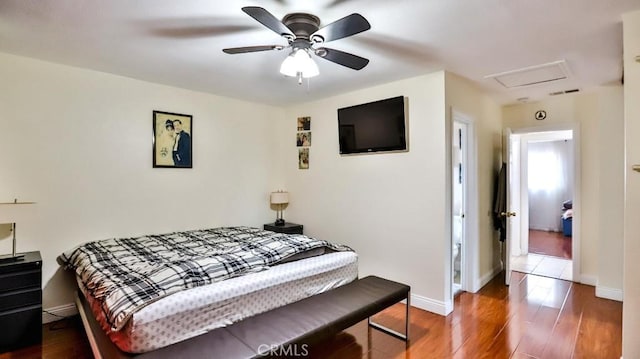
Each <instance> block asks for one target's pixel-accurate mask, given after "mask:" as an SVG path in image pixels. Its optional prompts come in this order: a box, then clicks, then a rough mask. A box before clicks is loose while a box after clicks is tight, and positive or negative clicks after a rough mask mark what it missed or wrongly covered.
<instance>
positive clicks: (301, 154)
mask: <svg viewBox="0 0 640 359" xmlns="http://www.w3.org/2000/svg"><path fill="white" fill-rule="evenodd" d="M298 169H301V170H308V169H309V149H308V148H299V149H298Z"/></svg>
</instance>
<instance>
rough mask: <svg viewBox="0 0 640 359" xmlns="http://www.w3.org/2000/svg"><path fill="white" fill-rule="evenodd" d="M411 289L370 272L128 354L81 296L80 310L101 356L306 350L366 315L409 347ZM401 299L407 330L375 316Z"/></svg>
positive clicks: (229, 355) (228, 355)
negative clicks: (179, 339)
mask: <svg viewBox="0 0 640 359" xmlns="http://www.w3.org/2000/svg"><path fill="white" fill-rule="evenodd" d="M410 290H411V288H410V287H409V286H408V285H405V284H401V283H397V282H393V281H390V280H387V279H383V278H379V277H375V276H369V277H365V278H362V279H358V280H355V281H353V282H351V283H349V284H345V285H343V286H341V287H338V288H335V289H332V290H330V291H327V292H324V293H320V294H317V295H314V296H312V297H309V298H306V299H303V300H300V301H298V302H294V303H291V304H288V305H285V306H283V307H280V308H276V309H273V310H270V311H268V312H265V313H262V314H258V315H256V316H253V317H250V318H247V319H245V320H243V321H240V322H237V323H235V324H233V325H230V326H228V327H224V328H218V329H215V330H212V331H210V332H208V333H206V334H203V335H200V336H197V337H194V338H191V339H188V340H185V341H183V342H180V343H176V344H173V345H170V346H168V347H165V348H161V349H158V350H154V351H152V352H148V353H144V354H139V355H134V354H128V353H124V352H122V351H120V350H119V349H118V348H117V347H116V346H115V345H114V344H113V343H112V342H111V341H110V340H109V338H108V337H107V335H106V334H105V333H104V332H103V331H102V330H101V329H100V326H99V324H98V323H97V322H96V320H95V319H94V318H93V315H92V313H91V311H90V309H89V306H88V304H87V302H86V301H85V300H84V298H82V296H81V295H79V298H78V309H79V311H80V314H81V316H82V320H83V323H84V326H85V329H87V335H88V337H89V341H90V343H91V347H92V349H93V352H94V356H95V357H96V358H133V357H135V358H178V357H182V358H222V359H234V358H238V359H241V358H242V359H245V358H264V357H265V356H271V355H270V354H273V355H274V356H277V355H278V354H279V353H292V352H293V351H297V352H300V351H301V350H306V349H304V348H303V347H301V346H302V345H303V344H306V345H309V344H314V343H317V342H319V341H321V340H324V339H327V338H329V337H331V336H333V335H336V334H338V333H339V332H341V331H342V330H344V329H347V328H349V327H350V326H352V325H354V324H356V323H358V322H360V321H362V320H364V319H368V320H369V325H370V326H371V327H372V328H375V329H378V330H381V331H383V332H385V333H387V334H390V335H393V336H395V337H397V338H400V339H402V340H404V341H405V342H406V343H407V346H409V307H410ZM402 300H406V301H407V306H406V323H405V333H404V334H402V333H399V332H396V331H393V330H390V329H388V328H385V327H383V326H381V325H379V324H376V323H374V322H372V321H371V320H370V317H371V316H372V315H374V314H376V313H378V312H380V311H382V310H384V309H386V308H388V307H390V306H391V305H393V304H395V303H398V302H400V301H402Z"/></svg>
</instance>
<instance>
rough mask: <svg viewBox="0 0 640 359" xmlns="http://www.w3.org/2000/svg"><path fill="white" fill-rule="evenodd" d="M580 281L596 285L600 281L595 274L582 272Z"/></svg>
mask: <svg viewBox="0 0 640 359" xmlns="http://www.w3.org/2000/svg"><path fill="white" fill-rule="evenodd" d="M580 283H582V284H586V285H590V286H594V287H595V286H596V284H597V283H598V277H596V276H594V275H588V274H581V275H580Z"/></svg>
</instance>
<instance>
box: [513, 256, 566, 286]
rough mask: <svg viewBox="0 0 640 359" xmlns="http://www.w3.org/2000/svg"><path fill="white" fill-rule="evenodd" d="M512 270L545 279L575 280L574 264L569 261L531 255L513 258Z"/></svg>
mask: <svg viewBox="0 0 640 359" xmlns="http://www.w3.org/2000/svg"><path fill="white" fill-rule="evenodd" d="M511 270H513V271H516V272H521V273H529V274H535V275H540V276H544V277H551V278H556V279H563V280H573V262H572V261H571V260H568V259H563V258H557V257H552V256H543V255H539V254H534V253H529V254H528V255H525V256H511Z"/></svg>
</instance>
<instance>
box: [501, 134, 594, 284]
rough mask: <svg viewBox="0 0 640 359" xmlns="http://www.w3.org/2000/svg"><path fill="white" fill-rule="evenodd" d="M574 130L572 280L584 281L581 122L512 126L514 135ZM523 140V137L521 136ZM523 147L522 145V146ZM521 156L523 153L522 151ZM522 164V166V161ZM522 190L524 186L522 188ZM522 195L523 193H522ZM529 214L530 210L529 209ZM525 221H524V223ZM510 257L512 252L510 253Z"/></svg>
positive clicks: (519, 210) (526, 220)
mask: <svg viewBox="0 0 640 359" xmlns="http://www.w3.org/2000/svg"><path fill="white" fill-rule="evenodd" d="M568 130H570V131H572V132H573V189H574V191H573V220H572V227H573V228H572V236H571V250H572V255H571V257H572V258H571V260H572V265H573V268H572V269H573V271H572V280H573V281H574V282H582V278H581V272H580V270H581V266H580V257H581V256H580V242H581V231H580V229H581V217H582V210H581V209H582V186H581V182H582V181H581V176H580V173H581V162H582V161H581V158H582V156H581V153H580V146H581V141H580V124H579V123H577V122H567V123H561V124H551V125H541V126H534V127H531V126H527V127H517V128H512V132H513V133H512V134H513V135H520V136H522V135H527V134H532V133H538V132H555V131H568ZM520 140H521V141H522V138H520ZM521 148H522V147H521ZM521 156H523V154H522V153H521ZM519 162H520V165H521V166H522V165H523V164H522V162H521V161H519ZM520 174H522V170H521V169H520ZM521 190H522V188H521ZM521 197H522V195H521ZM524 202H525V203H523V201H522V200H521V201H520V205H521V206H522V205H528V201H524ZM516 211H517V212H518V213H519V214H520V213H523V212H522V210H521V208H517V209H516ZM527 214H528V211H527ZM523 217H525V216H524V215H518V216H517V217H516V218H519V219H517V220H518V221H520V228H521V231H524V227H523V225H525V224H526V225H527V228H528V217H527V218H526V219H524V218H523ZM523 222H524V223H523ZM520 236H521V235H518V239H519V240H520V239H521V237H520ZM508 255H509V257H510V256H511V253H508Z"/></svg>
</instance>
